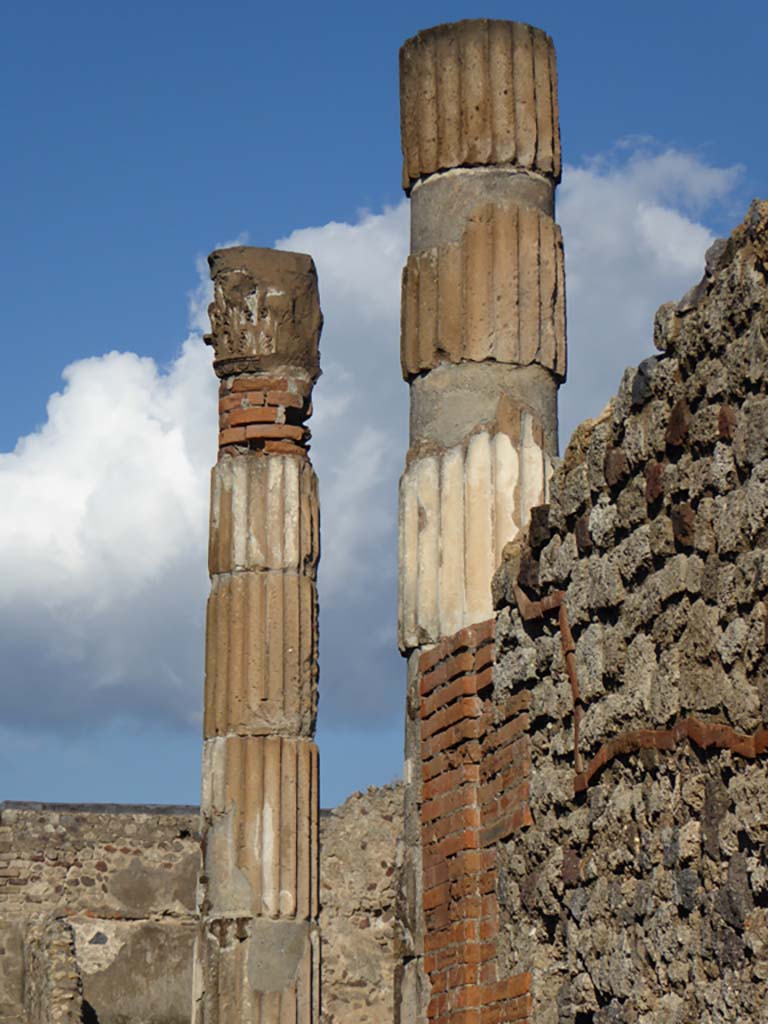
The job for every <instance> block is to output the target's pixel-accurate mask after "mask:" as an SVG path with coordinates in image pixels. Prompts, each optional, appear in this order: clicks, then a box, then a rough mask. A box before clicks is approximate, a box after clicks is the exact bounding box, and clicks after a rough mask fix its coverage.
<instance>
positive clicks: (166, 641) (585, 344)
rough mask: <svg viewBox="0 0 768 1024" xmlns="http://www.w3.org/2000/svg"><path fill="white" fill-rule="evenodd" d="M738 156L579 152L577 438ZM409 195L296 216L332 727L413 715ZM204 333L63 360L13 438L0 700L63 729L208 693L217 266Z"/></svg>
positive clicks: (574, 217) (195, 299) (200, 294)
mask: <svg viewBox="0 0 768 1024" xmlns="http://www.w3.org/2000/svg"><path fill="white" fill-rule="evenodd" d="M737 176H738V171H737V169H735V168H717V167H711V166H709V165H707V164H706V163H705V162H704V161H702V160H701V159H700V158H697V157H695V156H692V155H690V154H685V153H679V152H676V151H673V150H667V151H663V152H662V151H654V150H653V149H652V147H650V146H649V144H648V143H647V142H646V141H642V142H639V143H638V142H637V141H636V140H635V141H633V142H631V143H629V144H627V145H624V146H623V147H619V148H617V149H616V150H615V151H614V152H613V153H611V154H609V155H608V156H606V157H602V158H600V159H597V160H593V161H590V162H589V163H586V164H584V165H583V166H580V167H569V168H567V170H566V173H565V176H564V181H563V185H562V188H561V190H560V197H559V220H560V222H561V224H562V225H563V230H564V235H565V243H566V252H567V272H568V302H569V343H570V380H569V383H568V385H567V387H566V389H565V390H564V393H563V403H562V409H563V416H562V422H563V430H562V435H563V437H567V434H568V433H569V432H570V429H571V428H572V427H573V426H574V425H575V423H576V422H578V420H580V419H582V418H583V417H584V416H586V415H590V414H594V413H596V412H597V411H599V409H600V408H601V406H602V404H604V402H605V400H606V399H607V398H608V397H609V395H610V394H612V393H613V392H614V391H615V389H616V386H617V384H618V381H619V378H620V376H621V372H622V370H623V368H624V366H625V365H628V364H630V363H637V362H638V361H639V360H640V359H641V358H643V357H644V356H645V355H646V354H648V352H649V351H650V348H651V344H650V339H651V319H652V315H653V312H654V310H655V308H656V306H658V304H659V303H660V302H662V301H664V300H665V299H669V298H675V297H677V296H679V295H681V294H682V293H683V292H684V291H685V290H686V289H687V288H688V287H689V286H690V284H692V283H693V282H694V281H695V280H696V279H697V278H698V277H699V276H700V273H701V269H702V262H703V256H704V252H705V250H706V248H707V246H708V245H709V244H710V242H711V240H712V235H711V232H710V230H709V229H708V227H707V226H706V221H707V217H708V216H709V214H710V213H711V211H712V210H714V209H716V208H717V204H719V203H721V202H723V201H724V200H725V199H727V198H728V197H729V196H730V195H731V193H732V191H733V188H734V185H735V183H736V180H737ZM407 235H408V212H407V206H406V204H405V203H402V204H400V205H398V206H395V207H392V208H387V209H385V210H383V211H382V212H380V213H362V214H360V215H359V216H358V218H357V219H356V220H355V221H354V223H330V224H326V225H324V226H321V227H311V228H303V229H301V230H297V231H295V232H293V233H292V234H291V235H289V236H288V237H287V238H284V239H281V240H280V242H279V243H278V244H279V245H280V246H281V247H284V248H290V249H296V250H299V251H304V252H311V253H312V254H313V256H314V258H315V261H316V263H317V266H318V272H319V279H320V291H321V300H322V305H323V309H324V313H325V329H324V332H323V338H322V342H321V352H322V365H323V372H324V376H323V377H322V379H321V380H320V382H319V384H318V386H317V389H316V401H315V408H316V414H315V418H314V420H313V421H312V423H313V433H314V440H313V453H312V454H313V460H314V463H315V466H316V468H317V472H318V476H319V478H320V482H321V500H322V518H323V556H322V561H321V574H320V588H321V680H322V681H321V687H322V694H323V696H322V700H321V715H322V716H323V720H324V722H325V723H326V726H330V727H338V728H339V729H343V728H349V727H355V728H357V727H359V726H360V725H361V724H362V723H367V724H368V726H369V727H371V726H372V727H374V728H377V727H381V728H385V727H386V728H391V726H392V723H395V722H397V721H399V719H400V717H401V715H402V692H403V684H402V679H403V669H402V664H401V662H400V659H399V657H398V655H397V653H396V650H395V594H396V586H395V584H396V546H395V545H396V540H395V538H396V529H395V527H396V515H397V508H396V503H397V497H396V495H397V478H398V474H399V472H400V470H401V468H402V463H403V456H404V452H405V448H406V445H407V388H406V387H405V385H404V384H403V382H402V380H401V378H400V372H399V352H398V348H399V337H398V336H399V281H400V271H401V267H402V264H403V261H404V259H405V255H406V251H407V245H408V239H407ZM200 271H201V282H200V284H199V285H198V286H197V287H196V288H195V289H194V290H193V292H192V293H191V296H190V331H191V333H190V335H189V337H188V338H187V340H186V341H185V342H184V343H183V345H182V346H181V350H180V353H179V355H178V357H177V358H176V359H175V360H174V361H173V362H172V363H171V365H169V366H167V367H161V366H158V365H157V364H156V363H155V362H154V361H153V360H151V359H147V358H140V357H138V356H137V355H135V354H133V353H126V352H123V353H118V352H108V353H107V354H106V355H104V356H101V357H99V358H94V359H87V360H80V361H78V362H74V363H72V364H70V366H68V367H67V368H66V369H65V370H64V372H63V383H62V388H61V390H60V392H58V393H57V394H55V395H52V396H51V398H50V400H49V402H48V406H47V410H46V419H45V422H44V423H43V425H42V426H41V427H40V429H39V430H38V431H36V432H35V433H33V434H30V435H29V436H27V437H24V438H21V439H20V440H19V442H18V444H17V445H16V448H15V450H14V451H13V452H10V453H6V454H2V455H0V492H2V494H3V502H2V504H0V657H1V658H2V662H3V664H4V665H5V672H4V685H3V686H2V687H1V688H0V714H1V715H2V716H3V718H4V720H5V721H6V722H8V723H13V724H15V725H17V726H18V725H25V726H29V727H30V728H33V727H39V726H40V723H41V722H42V723H43V724H47V725H48V726H49V727H50V728H55V729H58V730H65V729H69V730H72V729H75V728H77V727H78V726H81V725H83V724H88V723H104V722H106V721H108V720H110V719H114V718H119V717H123V718H125V717H126V716H131V715H132V716H134V717H136V718H141V717H142V716H149V715H153V716H155V717H159V718H160V719H162V720H165V721H167V722H169V723H177V724H178V723H182V724H183V723H189V722H191V721H192V720H194V719H195V718H196V717H197V715H198V713H199V708H200V703H201V683H202V680H201V672H202V664H203V650H202V645H203V625H202V624H203V606H204V600H205V595H206V592H207V581H206V576H205V547H206V532H207V504H208V470H209V466H210V465H211V463H212V462H213V459H214V457H215V451H214V443H215V408H214V406H215V393H216V389H215V382H214V379H213V375H212V373H211V370H210V351H209V350H207V349H206V348H205V346H203V344H202V342H201V340H200V337H199V334H200V332H201V331H202V330H204V329H205V328H206V327H207V320H206V316H205V308H206V305H207V302H208V298H209V294H210V293H209V285H208V284H207V282H206V281H205V280H204V277H207V272H206V268H205V267H204V265H203V266H201V267H200Z"/></svg>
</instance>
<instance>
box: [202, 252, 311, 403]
mask: <svg viewBox="0 0 768 1024" xmlns="http://www.w3.org/2000/svg"><path fill="white" fill-rule="evenodd" d="M208 265H209V266H210V269H211V279H212V280H213V302H212V303H211V304H210V306H209V307H208V315H209V317H210V320H211V332H210V334H206V335H205V342H206V344H208V345H211V346H212V347H213V350H214V352H215V357H214V363H213V368H214V370H215V372H216V374H217V376H219V377H228V376H232V375H235V374H240V373H265V372H267V373H272V374H273V375H274V373H275V371H276V370H281V371H285V372H287V373H288V374H289V375H292V374H291V371H292V370H293V371H294V373H295V374H296V375H298V376H301V377H304V378H305V379H306V380H307V381H308V383H313V382H314V381H315V380H316V379H317V378H318V377H319V376H320V354H319V349H318V342H319V340H320V331H321V329H322V326H323V316H322V313H321V312H320V298H319V295H318V289H317V272H316V270H315V264H314V262H313V260H312V257H311V256H305V255H304V254H302V253H295V252H283V251H280V250H276V249H258V248H255V247H253V246H245V245H237V246H233V247H232V248H230V249H217V250H216V251H215V252H212V253H211V255H210V256H209V257H208ZM280 375H283V374H280Z"/></svg>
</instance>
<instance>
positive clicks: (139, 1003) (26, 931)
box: [0, 786, 402, 1024]
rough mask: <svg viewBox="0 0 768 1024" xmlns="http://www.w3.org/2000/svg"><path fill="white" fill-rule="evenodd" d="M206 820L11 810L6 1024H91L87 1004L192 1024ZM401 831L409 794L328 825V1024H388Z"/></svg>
mask: <svg viewBox="0 0 768 1024" xmlns="http://www.w3.org/2000/svg"><path fill="white" fill-rule="evenodd" d="M199 823H200V819H199V813H198V810H197V808H195V807H177V808H169V807H163V808H159V807H141V808H140V807H136V808H131V807H127V806H122V807H121V806H119V805H101V806H100V805H83V804H72V805H62V804H13V803H5V804H0V1024H20V1022H24V1024H43V1022H48V1021H49V1020H54V1019H55V1017H54V1016H46V1014H49V1015H50V1014H52V1013H54V1012H59V1013H62V1014H64V1015H63V1016H62V1017H61V1020H62V1021H68V1020H69V1018H68V1017H67V1016H66V1014H67V1013H69V1014H73V1015H74V1016H72V1020H73V1021H80V1019H81V1016H80V1015H81V1013H82V1000H83V998H84V999H85V1001H86V1004H87V1012H88V1013H90V1014H92V1015H93V1016H91V1018H90V1020H91V1024H94V1022H98V1024H123V1022H127V1021H130V1022H131V1024H180V1022H182V1021H183V1022H186V1021H188V1020H189V1015H190V1012H191V995H192V990H191V985H192V980H191V979H192V947H193V941H194V928H195V918H194V910H195V885H196V880H197V870H198V865H199V857H200V850H199V843H200V836H199V831H198V830H199ZM401 833H402V788H401V787H400V786H386V787H383V788H382V789H369V790H368V791H367V792H366V793H356V794H353V795H352V796H351V797H350V798H349V799H348V800H347V801H346V802H345V803H344V804H343V805H342V806H341V807H337V808H335V809H334V810H332V811H327V812H323V813H322V815H321V820H320V858H321V860H320V864H321V873H322V876H323V878H324V879H325V883H324V886H323V889H322V891H321V914H320V922H321V929H322V932H323V936H324V938H323V955H322V961H323V963H322V987H323V995H324V1003H325V1010H324V1018H323V1024H363V1022H365V1020H366V1015H367V1016H368V1020H369V1021H370V1022H372V1024H373V1022H376V1024H378V1022H379V1021H387V1020H391V1017H392V998H393V996H392V991H393V975H394V904H395V891H394V883H395V879H396V874H395V865H396V861H397V857H398V849H399V843H400V837H401ZM70 937H71V940H73V942H74V949H72V948H71V945H70ZM78 1000H79V1001H78ZM73 1004H76V1005H75V1006H74V1007H73ZM51 1007H53V1009H51ZM25 1014H26V1016H25ZM41 1014H42V1016H41Z"/></svg>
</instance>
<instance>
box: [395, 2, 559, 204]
mask: <svg viewBox="0 0 768 1024" xmlns="http://www.w3.org/2000/svg"><path fill="white" fill-rule="evenodd" d="M400 95H401V108H400V109H401V121H400V124H401V140H402V147H403V187H404V188H405V189H406V191H410V189H411V187H412V185H413V183H414V182H415V181H417V180H418V179H419V178H422V177H424V176H426V175H429V174H433V173H435V172H436V171H444V170H447V169H450V168H454V167H473V166H488V165H491V164H512V165H513V166H515V167H519V168H521V169H523V170H530V171H535V172H538V173H540V174H543V175H546V176H547V177H549V178H551V179H552V180H554V181H555V182H557V181H559V180H560V125H559V115H558V101H557V72H556V68H555V51H554V47H553V46H552V40H551V39H550V38H549V36H548V35H546V33H544V32H542V31H541V30H540V29H537V28H532V27H531V26H529V25H523V24H520V23H513V22H508V21H488V20H476V21H462V22H458V23H456V24H450V25H440V26H438V27H436V28H432V29H428V30H427V31H425V32H420V33H419V34H418V35H417V36H414V37H413V38H412V39H409V40H408V41H407V42H406V43H405V45H404V46H403V47H402V49H401V51H400Z"/></svg>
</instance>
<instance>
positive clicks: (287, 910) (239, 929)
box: [193, 246, 322, 1024]
mask: <svg viewBox="0 0 768 1024" xmlns="http://www.w3.org/2000/svg"><path fill="white" fill-rule="evenodd" d="M209 264H210V267H211V277H212V278H213V283H214V299H213V303H212V304H211V306H210V309H209V313H210V319H211V334H210V335H209V336H207V337H206V341H207V342H208V343H209V344H211V345H213V348H214V350H215V359H214V370H215V372H216V374H217V376H218V377H219V379H220V386H219V395H220V399H219V410H220V417H219V458H218V461H217V463H216V465H215V466H214V468H213V473H212V484H211V521H210V545H209V570H210V574H211V595H210V598H209V600H208V622H207V633H206V668H205V713H204V725H203V731H204V748H203V795H202V849H203V867H202V875H201V879H200V888H199V914H200V924H199V933H198V940H197V946H196V951H195V980H194V1000H193V1007H194V1008H193V1022H194V1024H236V1022H237V1024H240V1022H243V1024H244V1022H253V1024H316V1022H317V1021H318V1020H319V948H320V946H319V936H318V934H317V915H318V879H317V868H318V784H317V782H318V760H317V748H316V746H315V744H314V742H313V736H314V729H315V711H316V704H317V593H316V586H315V577H316V570H317V561H318V556H319V527H318V499H317V479H316V477H315V474H314V471H313V469H312V465H311V463H310V461H309V458H308V454H307V442H308V439H309V431H308V429H307V428H306V427H305V426H304V421H305V420H306V419H307V418H308V416H309V415H310V413H311V397H310V396H311V391H312V386H313V384H314V382H315V380H316V379H317V377H318V376H319V373H320V368H319V355H318V339H319V336H320V329H321V326H322V316H321V313H320V305H319V300H318V292H317V277H316V273H315V267H314V264H313V262H312V260H311V259H310V257H309V256H302V255H298V254H296V253H288V252H275V251H272V250H269V249H253V248H248V247H242V246H239V247H236V248H232V249H223V250H220V251H217V252H214V253H213V254H212V255H211V256H210V257H209Z"/></svg>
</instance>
